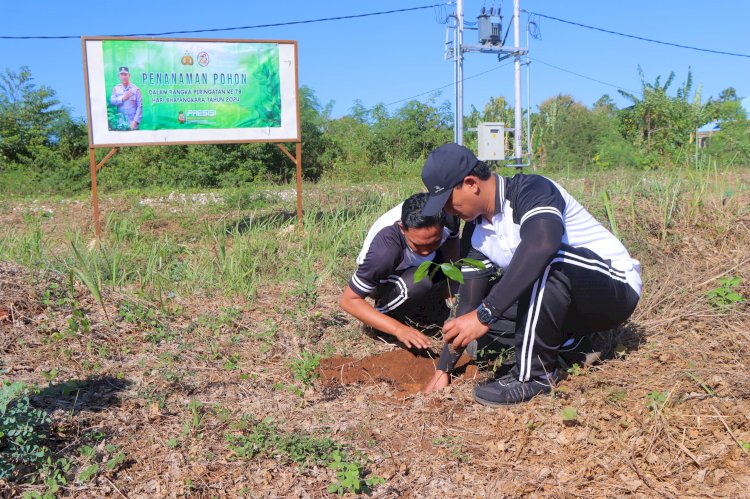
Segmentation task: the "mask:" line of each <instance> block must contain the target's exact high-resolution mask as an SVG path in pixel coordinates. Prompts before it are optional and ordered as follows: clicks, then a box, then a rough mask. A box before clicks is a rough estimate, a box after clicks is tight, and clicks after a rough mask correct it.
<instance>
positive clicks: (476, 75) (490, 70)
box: [385, 61, 513, 107]
mask: <svg viewBox="0 0 750 499" xmlns="http://www.w3.org/2000/svg"><path fill="white" fill-rule="evenodd" d="M511 64H513V61H510V62H506V63H505V64H501V65H499V66H497V67H494V68H492V69H488V70H487V71H482V72H481V73H477V74H474V75H471V76H467V77H466V78H464V81H466V80H471V79H472V78H478V77H480V76H483V75H486V74H487V73H491V72H492V71H497V70H498V69H500V68H504V67H505V66H509V65H511ZM453 85H454V83H448V84H447V85H443V86H441V87H437V88H433V89H432V90H428V91H426V92H422V93H421V94H417V95H412V96H411V97H407V98H405V99H400V100H397V101H393V102H390V103H388V104H386V105H385V107H390V106H392V105H394V104H399V103H401V102H404V101H408V100H412V99H415V98H417V97H421V96H423V95H427V94H431V93H433V92H437V91H438V90H442V89H444V88H447V87H452V86H453Z"/></svg>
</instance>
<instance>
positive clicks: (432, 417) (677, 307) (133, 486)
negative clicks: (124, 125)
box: [0, 192, 750, 497]
mask: <svg viewBox="0 0 750 499" xmlns="http://www.w3.org/2000/svg"><path fill="white" fill-rule="evenodd" d="M614 202H615V208H616V210H617V212H618V213H627V212H628V210H629V209H630V208H629V206H628V200H627V199H617V198H615V199H614ZM638 202H639V203H642V204H641V205H639V206H638V213H639V217H638V219H637V220H632V219H630V218H628V217H623V218H622V219H621V220H618V225H619V226H620V231H621V232H623V233H625V234H626V235H627V238H628V239H629V240H630V241H631V244H632V243H633V242H637V244H635V246H636V250H635V253H636V256H637V257H638V258H639V259H641V261H642V262H643V267H644V278H645V279H644V280H645V293H644V297H643V300H642V302H641V304H640V305H639V308H638V309H637V311H636V313H635V315H634V316H633V318H632V320H631V321H630V323H629V324H627V325H626V327H624V328H622V329H621V330H619V331H616V332H614V334H613V335H610V336H607V337H606V338H604V339H606V340H607V341H609V342H610V344H611V346H613V347H615V350H616V351H617V353H615V354H614V355H613V358H611V359H610V360H607V361H605V362H603V363H602V364H600V365H598V366H595V367H593V368H589V369H587V370H584V371H583V372H582V373H580V374H579V375H576V376H571V377H570V378H569V379H568V380H567V381H565V382H564V383H562V385H561V386H560V387H558V389H557V390H556V392H555V394H554V396H553V397H550V396H545V397H538V398H536V399H534V400H532V401H531V402H530V403H527V404H524V405H521V406H517V407H508V408H506V409H500V410H495V409H488V408H485V407H482V406H480V405H477V404H475V403H473V401H472V400H471V381H463V382H460V383H457V384H454V385H453V386H451V387H450V388H449V389H447V390H446V391H444V392H442V393H438V394H434V395H430V396H424V395H413V396H407V397H402V398H399V397H397V396H396V394H397V393H398V390H396V389H395V388H394V387H393V386H390V385H389V384H387V383H383V382H378V381H375V382H373V383H370V384H365V385H359V386H345V387H343V388H341V389H337V390H325V389H324V387H323V386H315V387H313V388H312V389H307V390H304V387H301V388H303V391H304V394H303V396H302V397H300V396H298V395H296V394H294V393H292V392H291V391H289V390H287V389H286V388H285V386H288V385H291V384H294V380H293V379H292V376H291V374H290V370H289V360H290V359H291V358H295V357H298V356H299V355H300V354H301V352H302V351H309V350H313V351H318V352H321V351H323V349H324V348H323V346H324V345H328V346H329V350H332V351H334V352H336V353H339V354H346V355H352V356H355V357H361V356H364V355H366V354H371V353H374V352H382V351H387V350H390V349H393V348H395V347H394V346H392V345H387V344H384V343H382V342H378V341H375V340H372V339H370V338H368V337H365V336H362V335H361V332H360V330H359V328H358V327H357V326H356V324H354V323H353V322H352V321H351V320H349V319H348V318H346V317H345V316H344V315H343V314H341V312H339V311H338V309H337V306H336V301H337V298H338V293H339V292H340V285H341V283H339V282H331V281H327V280H326V281H323V282H321V283H319V287H318V294H317V298H316V301H315V303H312V304H305V305H303V306H300V305H299V304H298V303H297V302H296V301H295V300H296V298H294V297H291V296H290V294H289V289H288V288H289V286H283V285H269V286H268V287H266V288H263V289H262V290H261V292H260V294H259V296H258V297H257V299H255V300H254V301H252V302H241V301H237V300H235V299H231V298H222V297H214V298H211V299H210V300H209V299H205V297H199V298H197V299H192V298H190V297H183V298H180V303H179V305H180V306H181V307H182V312H181V313H179V314H175V315H171V316H167V315H163V314H161V313H160V312H158V311H156V312H153V313H152V315H151V316H149V317H148V318H144V314H141V315H139V316H138V317H140V319H139V320H135V321H134V322H132V321H131V322H128V321H127V320H125V318H124V317H123V315H124V314H122V313H120V314H117V313H116V314H112V315H113V320H112V322H108V321H107V320H106V319H105V317H104V316H103V314H102V311H101V308H100V307H99V306H98V305H97V304H96V303H95V302H94V301H93V300H92V299H91V297H90V295H89V294H88V291H87V290H86V289H85V288H83V287H81V286H80V285H77V286H76V287H75V290H74V293H73V298H74V299H75V301H74V302H65V303H63V302H61V301H59V300H58V301H55V300H56V299H57V298H59V297H61V296H63V295H64V293H65V291H64V290H65V288H66V286H67V284H66V279H67V277H66V276H64V275H63V276H60V275H54V274H49V273H48V274H40V273H37V272H32V271H29V270H27V269H25V268H23V267H21V266H19V265H16V264H12V263H8V262H6V263H2V264H0V352H1V356H2V357H1V358H2V361H3V367H4V368H5V369H6V370H7V371H6V372H5V373H4V374H3V375H2V376H3V378H5V379H13V380H21V381H26V382H29V383H37V384H39V385H40V386H41V387H43V388H44V387H46V388H45V389H44V390H43V392H42V394H41V395H40V396H38V397H37V398H36V399H35V400H36V403H37V404H39V405H40V406H43V407H46V408H47V409H48V410H49V411H50V412H51V413H52V414H53V416H54V418H55V421H56V427H55V433H54V438H53V441H52V446H53V448H54V450H55V451H56V452H57V453H58V455H59V456H68V457H69V458H70V459H71V460H72V461H73V463H74V467H73V469H72V470H71V474H70V477H71V479H70V481H69V483H68V485H66V486H64V487H63V489H62V492H63V493H64V494H67V495H71V496H75V497H102V496H110V497H162V496H164V497H177V496H182V495H195V496H204V497H214V496H215V497H225V496H226V497H235V496H238V495H240V494H241V493H248V494H249V495H250V494H251V495H252V496H272V497H288V496H300V497H319V496H325V495H328V492H327V490H326V487H327V485H328V484H329V483H330V482H331V481H332V480H333V479H334V476H333V471H332V470H330V469H327V468H325V467H323V466H310V467H300V466H297V465H294V464H292V463H291V462H290V461H289V460H287V459H284V458H283V457H276V458H273V457H267V456H266V457H264V456H257V457H255V458H253V459H250V460H240V459H237V457H236V456H235V455H233V454H232V452H230V451H229V449H228V447H227V444H226V443H225V435H226V434H227V433H238V432H240V431H241V429H240V425H239V424H238V423H239V422H240V421H241V417H242V415H252V416H253V417H254V418H255V419H256V420H257V419H260V418H263V417H266V416H271V417H273V418H274V419H275V420H276V421H277V424H278V426H279V428H283V430H284V431H287V432H292V431H296V432H304V433H305V434H310V435H325V436H329V437H331V438H333V439H334V440H336V441H339V442H343V443H345V444H346V445H348V446H350V447H351V448H353V449H357V450H360V451H362V452H363V453H364V454H365V455H367V456H368V458H369V459H370V463H369V465H368V468H369V470H370V471H371V472H372V473H373V474H374V475H378V476H382V477H384V478H385V479H386V483H385V484H384V485H381V486H379V487H377V488H375V490H374V492H373V495H374V496H377V497H402V496H403V497H445V496H455V497H464V496H465V497H497V496H555V497H574V496H575V497H603V496H621V495H630V494H634V495H638V496H666V497H688V496H731V497H739V496H745V495H746V494H747V490H748V488H749V487H750V456H749V455H748V453H747V452H746V451H745V450H743V448H742V447H741V444H742V443H743V442H750V362H749V361H748V359H750V327H748V326H750V320H748V319H749V318H750V311H749V310H748V306H747V304H742V305H739V306H737V307H734V308H733V309H732V310H731V311H729V312H725V311H717V310H715V309H714V308H712V307H711V306H710V305H709V304H708V302H707V300H706V298H705V293H706V292H707V291H708V290H710V289H712V288H714V287H716V286H717V282H718V281H717V279H718V278H720V277H722V276H725V275H732V276H741V277H742V279H743V283H748V282H750V215H749V214H748V211H747V209H746V208H744V207H747V206H748V205H750V196H749V195H748V193H747V192H743V193H738V194H736V195H735V196H733V197H732V198H731V199H729V200H726V199H724V198H722V197H721V196H716V197H710V196H707V197H706V198H705V202H704V203H703V205H702V207H701V210H700V214H699V216H698V215H695V214H691V215H690V216H689V217H688V216H687V209H685V213H686V215H685V216H682V217H677V218H676V219H675V220H674V223H673V225H672V226H671V227H670V229H669V231H668V238H666V239H664V238H663V237H662V230H661V216H662V215H661V213H662V212H661V209H660V207H659V206H658V205H655V204H654V203H650V202H649V201H648V200H641V199H639V200H638ZM51 283H57V285H56V287H53V289H55V291H54V293H53V296H52V298H49V294H50V293H49V292H48V293H47V295H48V298H47V300H46V303H44V301H45V300H43V299H42V297H44V293H45V290H49V289H50V284H51ZM292 284H293V283H290V286H291V285H292ZM742 292H743V293H744V295H745V296H748V295H750V293H748V288H747V286H746V285H745V287H744V288H743V290H742ZM55 293H56V294H55ZM105 300H106V301H107V303H108V307H109V308H110V309H111V310H118V309H120V310H123V307H124V305H123V304H126V306H128V307H130V309H131V310H132V309H133V307H135V306H136V305H137V304H140V305H143V306H144V307H146V309H147V310H153V307H152V305H151V304H149V303H146V302H142V301H140V300H139V299H138V298H136V297H135V296H134V294H133V293H131V292H128V291H127V290H126V291H123V292H122V293H115V292H113V291H109V292H108V294H107V296H106V297H105ZM76 308H78V309H80V310H82V311H84V313H85V317H86V318H87V319H88V320H89V321H90V327H89V328H88V330H86V331H83V330H82V327H79V328H78V330H77V331H76V330H74V329H75V328H71V322H70V321H71V318H73V317H74V310H75V309H76ZM136 315H138V314H136ZM55 370H56V373H55V376H54V377H53V376H52V374H51V373H54V372H55ZM193 400H197V401H200V403H201V404H200V408H199V409H197V413H198V415H199V424H198V425H197V427H196V426H194V425H192V426H191V421H193V419H192V417H193V413H194V412H195V411H194V410H191V408H190V403H191V401H193ZM193 407H195V405H193ZM564 407H574V408H575V409H576V410H577V414H578V416H577V418H576V421H575V423H574V424H565V423H564V422H563V420H562V417H561V411H562V409H563V408H564ZM186 424H187V427H186ZM186 428H187V429H186ZM106 444H112V445H115V446H116V447H117V448H118V449H120V450H122V451H123V452H124V453H125V455H126V459H125V461H124V462H123V463H122V464H120V465H118V466H117V467H115V468H114V469H113V470H102V471H101V472H100V473H99V474H97V475H96V476H95V477H94V478H93V479H92V480H90V481H88V482H85V483H81V482H80V481H77V480H75V478H76V477H77V476H78V474H79V472H80V471H81V469H82V468H83V467H84V465H85V464H86V463H85V462H84V460H83V458H81V457H80V456H79V453H78V448H79V447H80V446H81V445H91V446H94V447H95V448H97V449H98V453H99V454H98V455H106V453H107V451H105V450H103V449H104V446H105V445H106ZM3 486H4V487H5V493H6V494H7V495H18V494H19V493H20V492H22V491H29V490H37V491H42V490H43V489H44V487H43V486H40V485H18V484H16V485H11V484H7V483H6V484H3Z"/></svg>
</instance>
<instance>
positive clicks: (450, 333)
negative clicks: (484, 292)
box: [443, 310, 490, 348]
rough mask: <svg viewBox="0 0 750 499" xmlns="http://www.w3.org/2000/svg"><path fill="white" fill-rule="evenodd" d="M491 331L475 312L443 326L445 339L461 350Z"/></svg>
mask: <svg viewBox="0 0 750 499" xmlns="http://www.w3.org/2000/svg"><path fill="white" fill-rule="evenodd" d="M489 330H490V328H489V326H485V325H484V324H482V323H481V322H479V319H477V312H476V310H475V311H473V312H469V313H468V314H464V315H462V316H461V317H456V318H455V319H451V320H449V321H448V322H446V323H445V325H444V326H443V337H444V338H445V341H446V342H447V343H450V344H451V345H453V347H454V348H459V347H465V346H466V345H468V344H469V343H471V342H472V341H474V340H476V339H477V338H480V337H482V336H484V335H485V334H486V333H487V331H489Z"/></svg>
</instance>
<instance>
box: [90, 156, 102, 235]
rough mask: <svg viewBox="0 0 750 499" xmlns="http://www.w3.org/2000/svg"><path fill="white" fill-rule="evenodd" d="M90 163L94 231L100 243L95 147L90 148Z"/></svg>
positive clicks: (100, 231) (100, 228)
mask: <svg viewBox="0 0 750 499" xmlns="http://www.w3.org/2000/svg"><path fill="white" fill-rule="evenodd" d="M89 163H90V166H91V198H92V200H93V202H94V230H95V231H96V240H97V242H98V241H99V240H100V239H101V237H102V226H101V222H100V221H99V195H98V194H97V192H96V156H94V148H93V147H89Z"/></svg>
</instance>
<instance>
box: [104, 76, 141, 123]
mask: <svg viewBox="0 0 750 499" xmlns="http://www.w3.org/2000/svg"><path fill="white" fill-rule="evenodd" d="M119 74H120V83H119V84H117V85H115V88H113V89H112V95H110V97H109V103H110V104H112V105H113V106H116V107H117V111H118V113H119V115H120V121H119V123H118V129H125V130H138V127H139V126H140V125H141V116H142V114H143V100H142V99H141V90H140V89H139V88H138V87H136V86H135V85H134V84H133V83H131V82H130V71H129V70H128V68H127V66H120V70H119Z"/></svg>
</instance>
